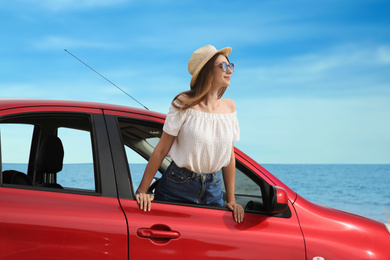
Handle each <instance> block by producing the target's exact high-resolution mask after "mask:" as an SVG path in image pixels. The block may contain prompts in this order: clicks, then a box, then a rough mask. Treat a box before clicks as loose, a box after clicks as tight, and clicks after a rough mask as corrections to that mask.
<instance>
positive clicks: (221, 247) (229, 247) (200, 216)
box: [121, 200, 305, 260]
mask: <svg viewBox="0 0 390 260" xmlns="http://www.w3.org/2000/svg"><path fill="white" fill-rule="evenodd" d="M121 205H122V207H123V209H124V211H125V213H126V216H127V219H128V221H129V237H130V239H129V248H130V256H132V257H134V259H152V258H156V259H161V260H163V259H164V260H165V259H167V260H168V259H169V260H170V259H172V256H174V257H175V258H176V259H215V258H218V259H305V245H304V241H303V238H302V233H301V230H300V228H299V224H298V220H297V218H296V216H295V214H293V215H292V217H291V218H289V219H284V218H273V217H268V216H261V215H258V214H249V213H248V214H246V215H245V221H244V222H243V223H241V224H237V223H235V222H234V220H233V218H232V212H230V211H228V210H220V209H209V210H206V211H205V210H204V208H201V207H191V206H190V207H183V206H180V205H171V204H165V203H154V204H153V209H152V210H151V211H150V212H143V211H141V210H139V209H138V205H137V204H136V202H135V201H133V200H121ZM290 206H291V205H290ZM154 226H164V227H165V228H167V229H169V230H172V231H175V232H178V233H179V234H180V236H179V238H175V239H165V240H164V239H151V238H144V237H140V236H139V235H138V234H137V231H138V230H139V229H140V228H146V229H151V228H152V227H154ZM281 230H283V234H281V232H280V231H281ZM273 241H277V243H275V242H273ZM281 248H283V249H282V250H281Z"/></svg>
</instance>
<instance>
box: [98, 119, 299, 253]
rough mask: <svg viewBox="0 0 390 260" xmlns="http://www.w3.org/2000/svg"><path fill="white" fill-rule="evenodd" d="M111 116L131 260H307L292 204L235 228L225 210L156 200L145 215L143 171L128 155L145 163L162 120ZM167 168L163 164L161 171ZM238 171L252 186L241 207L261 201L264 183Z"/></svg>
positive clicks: (252, 215) (241, 164)
mask: <svg viewBox="0 0 390 260" xmlns="http://www.w3.org/2000/svg"><path fill="white" fill-rule="evenodd" d="M107 114H111V115H107V116H106V122H107V123H108V124H109V127H108V128H109V136H110V143H111V145H112V150H115V151H117V152H116V155H114V161H116V163H115V167H116V170H115V172H116V174H117V180H118V183H120V184H119V185H121V186H122V187H121V188H119V194H120V202H121V206H122V208H123V210H124V212H125V214H126V218H127V220H128V228H129V255H130V258H131V259H172V257H174V258H175V259H304V258H305V248H304V241H303V237H302V233H301V230H300V228H299V223H298V219H297V217H296V214H295V212H294V209H293V206H292V204H291V202H289V204H288V209H287V210H286V211H285V212H283V213H282V214H276V215H270V214H264V212H263V213H262V211H261V210H260V211H256V209H252V210H249V209H248V210H247V212H246V214H245V219H244V222H243V223H241V224H237V223H235V222H234V220H233V217H232V212H231V211H229V210H228V209H227V208H224V207H207V206H199V205H190V204H183V203H167V202H158V201H155V202H154V203H153V204H152V210H151V211H150V212H144V211H141V210H140V209H139V207H138V204H137V203H136V201H135V199H134V191H135V190H136V188H137V186H138V184H139V181H140V178H141V177H142V174H143V168H144V167H138V168H137V167H135V165H138V166H139V165H141V164H142V163H140V161H138V160H137V158H135V159H131V158H134V157H132V156H129V153H132V154H139V155H140V158H143V159H144V161H143V163H144V164H146V163H147V160H148V158H149V156H150V154H151V152H152V150H153V149H152V146H153V145H151V144H152V141H153V140H154V139H156V138H158V136H159V135H160V134H161V127H162V125H161V120H160V119H157V118H156V119H155V120H153V118H149V119H145V118H143V119H142V120H137V119H135V118H134V116H133V115H131V114H127V115H126V114H121V116H120V117H119V118H116V117H115V116H113V114H115V113H114V112H108V113H107ZM153 121H155V122H153ZM118 127H119V131H118V129H117V128H118ZM110 128H111V129H110ZM118 133H120V134H121V136H118ZM126 158H130V159H126ZM141 161H142V160H141ZM168 163H169V162H167V161H165V162H163V164H162V167H161V168H162V169H163V168H165V167H166V165H167V164H168ZM133 164H135V165H133ZM237 167H238V168H237V170H236V178H246V180H245V181H244V182H243V183H242V184H241V185H242V187H244V188H245V187H247V186H248V185H249V186H251V187H252V189H250V190H251V191H249V192H247V193H248V194H245V193H244V194H239V193H238V192H237V191H238V189H236V196H237V199H238V201H241V203H243V204H244V205H243V206H246V204H248V203H249V202H259V201H261V187H260V186H259V183H261V182H263V183H266V182H265V181H264V180H262V179H261V178H260V177H259V175H258V174H256V173H255V172H253V171H252V170H251V169H250V167H247V165H246V162H245V161H240V160H238V161H237ZM137 171H138V172H137ZM243 192H245V191H243Z"/></svg>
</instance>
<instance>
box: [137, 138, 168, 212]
mask: <svg viewBox="0 0 390 260" xmlns="http://www.w3.org/2000/svg"><path fill="white" fill-rule="evenodd" d="M174 139H175V136H172V135H169V134H167V133H165V132H163V134H162V136H161V139H160V141H159V142H158V144H157V146H156V148H155V149H154V151H153V153H152V156H151V157H150V159H149V162H148V164H147V166H146V169H145V172H144V176H143V177H142V180H141V183H140V185H139V187H138V189H137V192H136V194H135V198H136V200H137V203H138V204H139V207H140V209H141V210H144V211H150V209H151V202H152V200H153V199H154V196H153V195H150V194H147V191H148V189H149V186H150V183H152V180H153V178H154V176H155V175H156V172H157V171H158V169H159V168H160V165H161V163H162V161H163V160H164V158H165V156H167V154H168V152H169V150H170V149H171V146H172V143H173V140H174Z"/></svg>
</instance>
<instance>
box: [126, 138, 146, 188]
mask: <svg viewBox="0 0 390 260" xmlns="http://www.w3.org/2000/svg"><path fill="white" fill-rule="evenodd" d="M125 151H126V157H127V161H128V163H129V168H130V174H131V181H132V183H133V189H134V190H136V189H137V188H138V186H139V184H140V183H141V180H142V176H143V174H144V171H145V168H146V164H147V163H148V161H147V160H146V159H144V158H143V157H142V156H141V155H139V154H138V153H136V152H135V151H134V150H132V149H131V148H130V147H128V146H126V145H125Z"/></svg>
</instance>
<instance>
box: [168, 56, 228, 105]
mask: <svg viewBox="0 0 390 260" xmlns="http://www.w3.org/2000/svg"><path fill="white" fill-rule="evenodd" d="M219 55H223V54H219ZM219 55H215V56H214V57H212V58H211V59H210V60H209V61H208V62H207V63H206V64H205V65H204V66H203V68H202V70H201V71H200V72H199V75H198V78H197V79H196V82H195V84H194V85H193V86H192V87H191V89H190V90H187V91H183V92H181V93H179V94H177V95H176V97H175V98H174V99H173V101H172V105H173V106H174V107H176V108H178V109H180V110H186V109H188V108H191V107H193V106H195V105H197V104H199V103H200V102H201V101H202V100H204V99H205V97H206V95H207V93H209V91H210V89H211V88H212V86H213V81H214V76H213V72H214V68H215V66H214V63H215V60H216V59H217V58H218V57H219ZM226 58H227V57H226ZM228 61H229V60H228ZM225 90H226V87H223V88H221V89H220V91H219V93H218V98H221V97H222V95H223V93H225ZM180 95H186V96H187V97H188V99H187V103H186V104H182V105H181V106H178V105H177V103H175V100H176V99H177V97H179V96H180Z"/></svg>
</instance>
